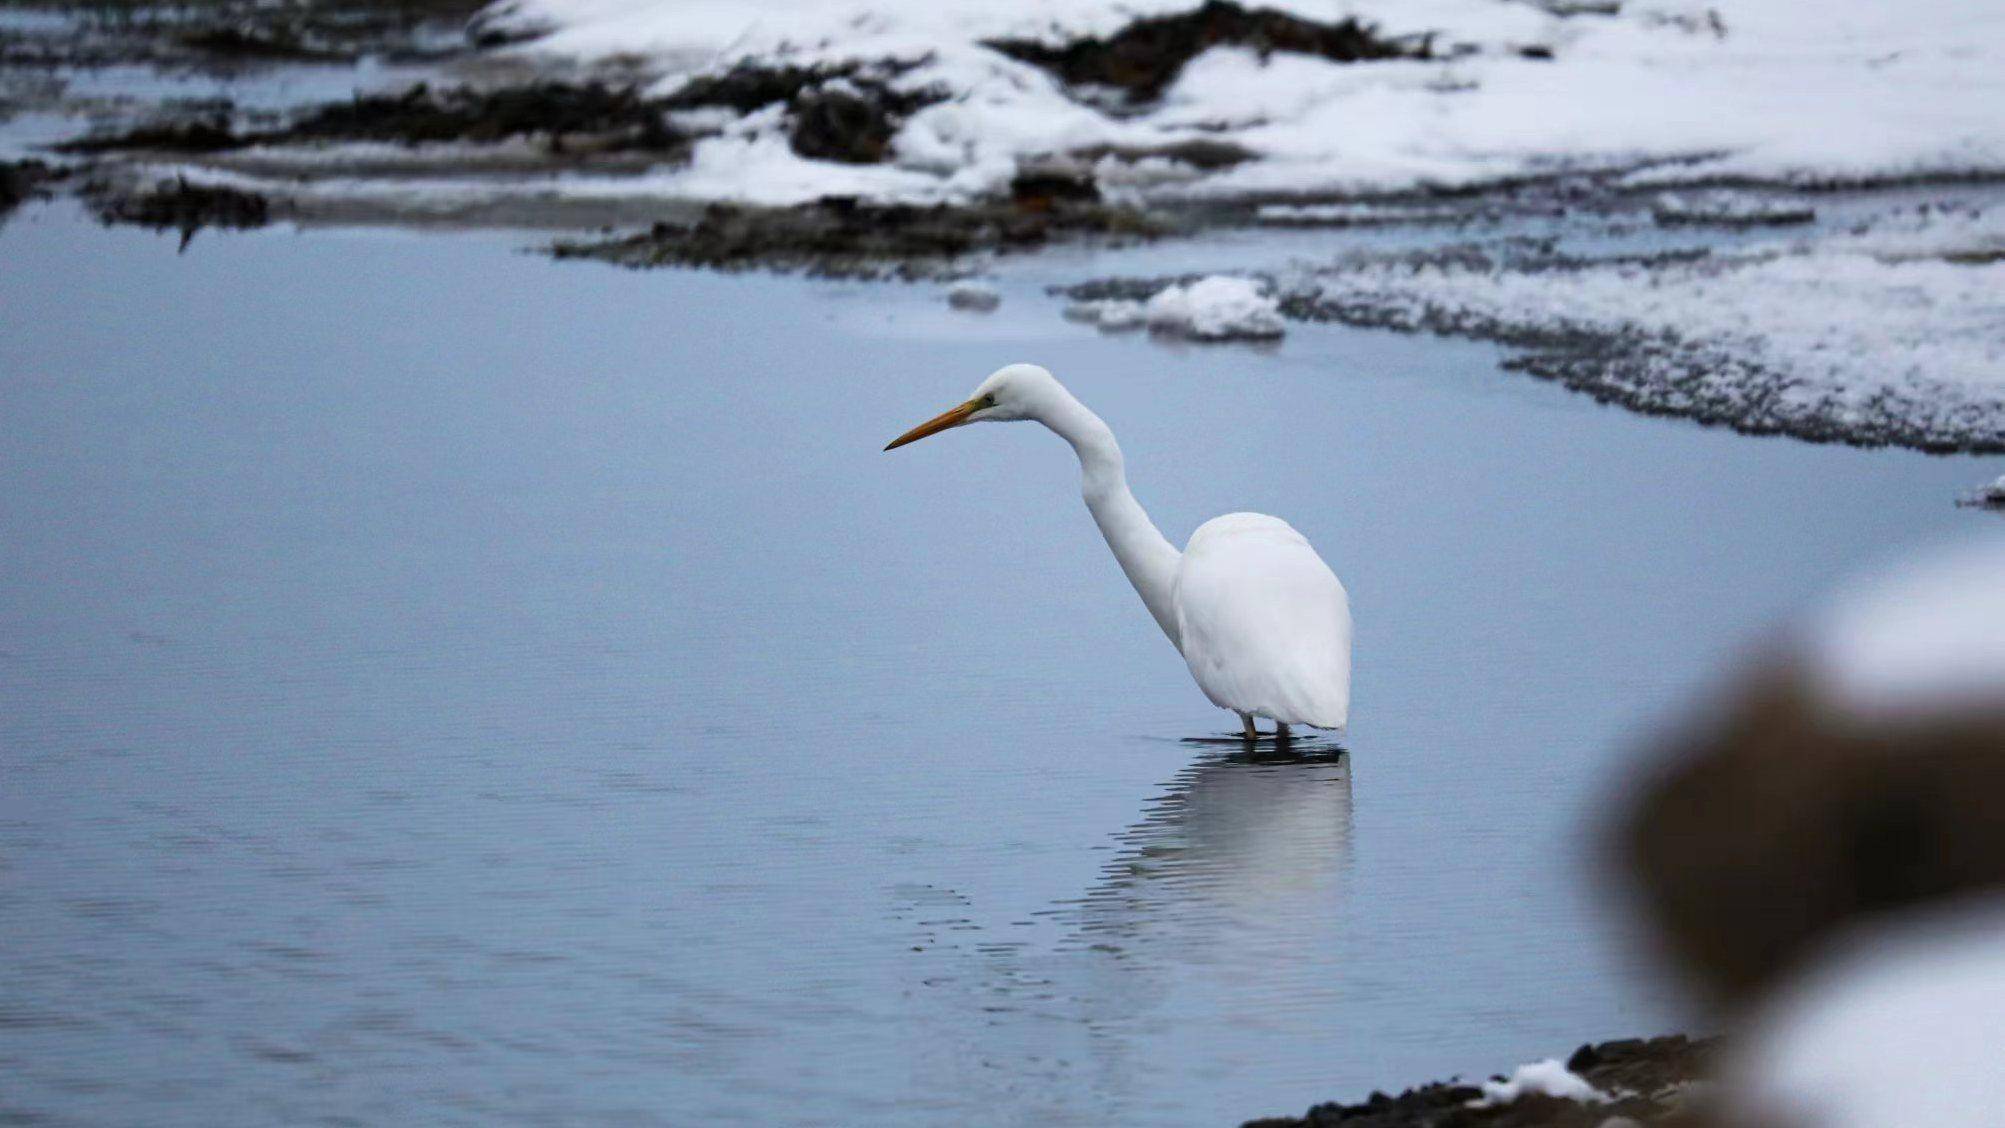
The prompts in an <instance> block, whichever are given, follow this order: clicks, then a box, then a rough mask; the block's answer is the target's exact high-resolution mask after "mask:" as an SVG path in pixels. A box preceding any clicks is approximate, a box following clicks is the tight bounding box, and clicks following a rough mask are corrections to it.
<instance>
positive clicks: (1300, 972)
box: [902, 736, 1352, 1124]
mask: <svg viewBox="0 0 2005 1128" xmlns="http://www.w3.org/2000/svg"><path fill="white" fill-rule="evenodd" d="M1185 743H1186V744H1187V745H1196V746H1198V747H1201V748H1203V749H1204V750H1203V751H1202V752H1201V753H1200V754H1199V755H1197V756H1196V758H1194V759H1193V760H1192V761H1191V762H1190V763H1188V764H1187V765H1185V766H1184V767H1183V768H1182V769H1181V770H1180V771H1178V772H1177V774H1176V775H1175V776H1174V777H1172V778H1171V779H1170V780H1168V781H1167V782H1166V783H1165V784H1164V785H1163V786H1162V789H1161V791H1160V792H1159V793H1158V794H1157V795H1156V796H1155V797H1153V798H1152V799H1150V800H1149V801H1148V802H1147V803H1146V804H1145V807H1144V813H1143V815H1142V817H1141V818H1140V819H1139V820H1137V821H1136V822H1134V823H1132V824H1130V825H1128V826H1126V827H1124V828H1122V829H1120V830H1118V831H1116V832H1114V833H1113V834H1112V835H1111V839H1112V845H1113V847H1114V853H1113V856H1112V857H1111V858H1110V859H1109V860H1108V861H1107V862H1106V863H1105V864H1104V865H1103V866H1102V867H1101V869H1100V871H1099V874H1098V876H1097V877H1096V879H1095V880H1094V881H1093V882H1092V884H1091V886H1090V887H1089V888H1088V889H1087V890H1086V891H1085V892H1084V893H1083V894H1082V895H1081V896H1080V897H1078V898H1076V899H1073V900H1069V901H1063V902H1060V903H1058V904H1055V905H1052V906H1050V907H1048V908H1047V909H1046V910H1045V911H1044V912H1043V913H1041V914H1039V916H1040V917H1041V919H1043V920H1045V921H1047V922H1049V923H1050V924H1052V925H1055V926H1056V930H1057V931H1056V936H1055V938H1051V939H1048V940H1047V941H1046V942H1043V943H1039V942H1036V941H1034V940H1032V939H1030V938H1029V937H1027V936H1023V935H1016V934H1011V933H1010V932H1008V931H1007V927H1006V926H1003V927H998V926H999V925H1002V922H1000V921H994V920H985V917H989V916H991V915H992V914H990V913H989V911H988V909H987V907H986V906H984V905H982V904H980V903H978V902H976V901H974V900H972V899H970V898H967V897H965V896H962V895H960V894H958V893H956V892H954V891H951V890H945V889H938V888H927V889H907V890H904V891H902V898H903V899H904V900H906V901H907V904H908V906H909V913H910V919H912V920H913V921H914V922H915V924H918V923H922V922H923V923H924V924H925V925H926V927H923V928H921V929H920V930H919V931H918V932H917V933H916V934H915V939H918V940H920V941H921V942H920V943H919V944H917V945H915V946H914V949H915V953H918V954H916V955H915V959H914V961H913V962H912V963H911V965H910V966H909V969H908V970H909V972H910V974H911V976H912V979H911V983H912V985H913V986H912V989H911V994H912V995H914V996H917V997H923V998H928V999H931V1000H933V1001H934V1003H935V1004H936V1006H937V1009H936V1011H935V1013H933V1014H932V1015H931V1016H930V1017H931V1018H932V1019H933V1021H929V1022H926V1023H924V1024H923V1029H924V1030H925V1035H924V1036H923V1038H921V1039H919V1041H918V1045H917V1046H916V1048H915V1061H914V1066H915V1070H916V1072H917V1074H918V1075H920V1076H922V1077H923V1078H924V1079H925V1080H926V1082H927V1087H928V1088H929V1089H933V1088H936V1087H941V1086H945V1087H947V1088H946V1090H944V1091H958V1092H986V1093H990V1096H991V1098H992V1099H994V1100H997V1101H1007V1102H1009V1103H1010V1104H1011V1106H1013V1107H1016V1108H1017V1109H1019V1110H1020V1111H1023V1112H1024V1113H1026V1115H1029V1116H1033V1117H1035V1116H1043V1117H1045V1118H1046V1119H1045V1120H1044V1121H1035V1120H1025V1121H1023V1122H1024V1123H1032V1122H1042V1123H1052V1124H1069V1123H1075V1122H1077V1123H1092V1122H1094V1120H1093V1117H1094V1116H1095V1115H1100V1114H1104V1116H1105V1117H1117V1116H1120V1117H1134V1116H1144V1115H1147V1114H1148V1112H1149V1109H1148V1108H1147V1107H1146V1102H1147V1100H1148V1099H1149V1097H1148V1094H1151V1093H1155V1092H1167V1091H1168V1090H1167V1089H1165V1088H1164V1086H1163V1084H1162V1083H1163V1081H1164V1078H1163V1076H1162V1071H1163V1070H1165V1069H1167V1068H1174V1067H1173V1066H1170V1065H1168V1064H1167V1063H1165V1062H1162V1061H1158V1060H1154V1059H1152V1058H1151V1057H1150V1056H1149V1055H1148V1054H1147V1053H1145V1052H1144V1051H1143V1050H1142V1049H1141V1048H1140V1043H1141V1040H1142V1039H1143V1038H1144V1037H1145V1036H1146V1035H1148V1034H1150V1033H1151V1032H1160V1031H1161V1030H1162V1029H1163V1028H1164V1027H1165V1025H1166V1024H1176V1023H1177V1021H1178V1019H1177V1012H1179V1011H1180V1010H1182V1009H1183V1008H1186V1007H1189V1006H1191V1005H1193V1003H1194V1002H1197V1000H1198V999H1200V998H1201V999H1202V1000H1203V1001H1202V1002H1197V1005H1198V1006H1199V1008H1200V1009H1201V1011H1202V1012H1203V1013H1204V1014H1205V1015H1206V1022H1205V1023H1203V1024H1202V1025H1203V1027H1204V1028H1205V1029H1211V1028H1214V1027H1215V1025H1216V1024H1220V1023H1222V1024H1227V1025H1257V1026H1270V1027H1275V1026H1278V1027H1289V1028H1299V1032H1300V1033H1303V1034H1307V1033H1309V1032H1312V1031H1313V1029H1314V1028H1315V1025H1316V1023H1317V1021H1318V1014H1319V1012H1320V1011H1321V1010H1322V1009H1324V1008H1326V1007H1327V1006H1329V1005H1330V1001H1331V1000H1330V997H1329V996H1330V992H1331V990H1332V989H1333V985H1335V984H1338V983H1340V982H1341V981H1340V978H1339V977H1337V976H1334V975H1332V974H1331V973H1330V961H1332V960H1340V959H1342V958H1343V953H1342V952H1341V951H1340V950H1338V948H1337V946H1334V945H1332V944H1331V943H1330V936H1331V924H1332V920H1333V919H1335V918H1336V917H1337V916H1338V915H1339V914H1342V913H1343V912H1345V905H1344V899H1345V894H1346V886H1347V884H1348V881H1347V878H1348V875H1349V872H1350V868H1351V855H1352V844H1351V837H1352V811H1351V805H1352V794H1351V768H1350V764H1349V762H1348V758H1347V756H1346V754H1345V752H1344V750H1343V749H1342V748H1341V747H1340V746H1338V745H1336V744H1335V743H1333V742H1326V741H1321V740H1302V739H1298V740H1296V741H1294V742H1293V744H1292V746H1291V747H1288V748H1285V749H1282V748H1276V747H1273V746H1268V745H1261V746H1259V749H1258V751H1256V752H1252V753H1249V752H1247V751H1245V744H1244V742H1243V741H1242V740H1241V739H1240V738H1238V737H1236V736H1235V737H1227V738H1221V739H1218V740H1210V739H1206V740H1197V741H1187V742H1185ZM1225 748H1231V749H1234V751H1230V752H1227V751H1224V750H1223V749H1225ZM1013 923H1015V922H1013ZM1045 935H1046V936H1047V937H1049V936H1050V934H1049V933H1047V934H1045ZM970 1011H974V1012H977V1013H981V1014H982V1015H983V1021H982V1022H981V1023H980V1024H978V1025H975V1026H972V1027H971V1026H970V1025H969V1024H967V1023H966V1022H965V1021H963V1020H962V1019H963V1016H965V1015H966V1014H968V1013H970ZM1192 1029H1194V1030H1195V1029H1196V1028H1195V1027H1193V1028H1192ZM998 1086H1000V1087H1001V1091H992V1090H996V1089H997V1087H998ZM1058 1093H1065V1094H1069V1095H1070V1097H1069V1100H1070V1102H1071V1103H1070V1104H1061V1103H1051V1104H1044V1103H1041V1098H1040V1094H1058ZM1096 1099H1097V1100H1098V1101H1099V1102H1100V1103H1098V1104H1096V1103H1095V1102H1096ZM1138 1100H1139V1101H1142V1102H1144V1103H1143V1104H1141V1105H1138V1104H1136V1103H1134V1102H1136V1101H1138ZM1160 1111H1161V1112H1162V1113H1163V1115H1166V1116H1167V1115H1171V1114H1172V1112H1173V1110H1171V1109H1169V1108H1168V1107H1165V1108H1164V1109H1162V1110H1160ZM1101 1122H1105V1121H1104V1119H1103V1120H1102V1121H1101Z"/></svg>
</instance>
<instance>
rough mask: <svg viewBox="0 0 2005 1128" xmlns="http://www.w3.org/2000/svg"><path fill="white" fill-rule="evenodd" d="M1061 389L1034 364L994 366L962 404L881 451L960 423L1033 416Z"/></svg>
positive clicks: (1047, 373) (1059, 394)
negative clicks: (996, 367)
mask: <svg viewBox="0 0 2005 1128" xmlns="http://www.w3.org/2000/svg"><path fill="white" fill-rule="evenodd" d="M1064 395H1065V390H1064V389H1063V388H1061V387H1059V385H1058V381H1057V380H1056V379H1054V378H1053V377H1052V375H1051V373H1049V372H1046V371H1045V370H1044V369H1042V368H1039V367H1038V366H1037V365H1035V364H1012V365H1010V366H1009V367H1007V368H998V369H996V370H995V372H994V373H992V374H991V375H990V376H989V378H988V379H986V380H983V381H982V382H981V386H979V387H977V388H976V389H975V394H974V395H972V396H969V397H968V400H967V402H966V403H962V404H958V405H956V406H954V407H950V408H948V409H947V410H946V411H943V412H941V413H940V414H938V415H936V416H934V417H933V418H931V419H928V420H926V421H925V422H924V423H921V424H919V425H918V426H917V427H914V428H912V429H911V430H910V431H907V432H905V433H904V434H902V435H900V436H898V437H897V438H895V439H893V440H891V442H890V444H889V445H887V446H886V447H885V448H884V449H885V450H896V449H897V448H899V447H902V446H904V445H905V444H906V443H913V442H918V441H919V440H920V439H923V438H925V437H926V436H927V435H932V434H937V433H939V432H941V431H944V430H947V429H948V428H949V427H959V426H960V425H961V424H963V423H1006V422H1009V421H1011V420H1015V419H1036V418H1039V417H1040V414H1041V413H1042V412H1043V411H1045V410H1046V409H1047V408H1048V407H1050V406H1051V405H1053V404H1055V403H1056V402H1058V400H1059V398H1060V397H1062V396H1064Z"/></svg>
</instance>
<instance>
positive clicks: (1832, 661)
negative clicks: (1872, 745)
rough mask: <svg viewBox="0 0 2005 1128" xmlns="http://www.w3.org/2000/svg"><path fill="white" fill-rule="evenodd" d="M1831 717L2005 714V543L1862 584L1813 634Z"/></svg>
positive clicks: (1817, 672)
mask: <svg viewBox="0 0 2005 1128" xmlns="http://www.w3.org/2000/svg"><path fill="white" fill-rule="evenodd" d="M1801 646H1802V648H1803V650H1804V651H1805V661H1806V666H1807V672H1808V675H1809V678H1810V683H1811V685H1812V686H1813V687H1814V689H1815V690H1816V692H1817V693H1818V694H1819V696H1820V697H1821V698H1822V699H1823V700H1824V701H1826V702H1827V703H1828V704H1829V705H1830V706H1831V707H1833V708H1835V709H1838V710H1840V711H1842V712H1844V713H1847V714H1849V715H1853V716H1860V717H1869V718H1883V717H1893V718H1898V717H1906V716H1915V715H1928V714H1939V713H1941V712H1944V711H1954V710H1960V709H1966V708H1972V707H1998V706H2000V705H2005V533H1997V532H1990V533H1987V534H1986V535H1982V536H1977V537H1973V538H1971V539H1968V540H1963V541H1959V542H1955V543H1952V544H1950V545H1948V546H1944V547H1941V548H1938V549H1936V550H1935V551H1933V552H1931V553H1928V554H1926V555H1924V556H1921V557H1919V558H1917V559H1914V560H1911V561H1909V562H1907V563H1905V564H1903V565H1901V566H1899V567H1896V568H1893V569H1891V570H1889V571H1886V572H1884V573H1882V574H1880V575H1876V576H1871V577H1868V578H1865V579H1862V580H1860V581H1857V582H1855V583H1853V584H1852V585H1851V586H1850V587H1848V588H1846V589H1844V590H1842V591H1840V592H1839V593H1838V595H1837V596H1836V597H1835V598H1834V599H1832V600H1831V601H1830V603H1829V605H1828V606H1827V607H1826V608H1825V610H1824V611H1823V613H1822V614H1821V615H1819V616H1817V617H1816V618H1815V619H1814V620H1813V621H1811V622H1810V623H1809V624H1808V626H1807V629H1806V630H1805V631H1804V637H1803V639H1802V642H1801Z"/></svg>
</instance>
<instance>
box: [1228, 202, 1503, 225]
mask: <svg viewBox="0 0 2005 1128" xmlns="http://www.w3.org/2000/svg"><path fill="white" fill-rule="evenodd" d="M1465 215H1466V213H1464V212H1461V211H1458V210H1456V209H1454V208H1430V207H1415V206H1412V205H1404V204H1367V203H1352V204H1263V205H1261V206H1260V208H1259V209H1258V210H1257V211H1256V212H1255V213H1254V219H1255V220H1256V221H1258V222H1260V223H1271V224H1275V225H1277V226H1282V227H1291V226H1292V227H1375V226H1380V225H1388V226H1389V225H1392V224H1404V223H1441V222H1444V221H1448V220H1456V219H1462V218H1464V217H1465Z"/></svg>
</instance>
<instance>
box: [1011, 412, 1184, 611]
mask: <svg viewBox="0 0 2005 1128" xmlns="http://www.w3.org/2000/svg"><path fill="white" fill-rule="evenodd" d="M1039 421H1040V422H1042V423H1043V424H1044V425H1045V426H1046V427H1049V428H1051V429H1052V430H1053V431H1055V432H1056V433H1057V434H1058V436H1059V437H1060V438H1062V439H1064V440H1065V441H1066V442H1068V443H1071V444H1072V450H1073V452H1074V453H1075V454H1077V455H1078V456H1079V477H1080V490H1081V492H1082V493H1084V494H1085V495H1086V508H1087V509H1089V510H1091V511H1092V513H1093V521H1094V523H1095V524H1097V525H1099V526H1100V535H1102V536H1104V537H1106V538H1107V547H1108V548H1111V549H1113V550H1114V559H1115V560H1118V561H1120V564H1121V571H1122V572H1124V573H1126V574H1127V577H1128V582H1129V583H1131V584H1133V585H1135V590H1136V591H1137V592H1138V593H1140V594H1141V597H1142V602H1143V603H1145V604H1147V605H1148V608H1149V614H1151V615H1153V616H1155V619H1156V625H1157V626H1159V627H1161V628H1162V629H1163V633H1164V634H1166V635H1168V636H1170V642H1172V643H1174V644H1176V645H1177V646H1178V647H1179V648H1181V647H1182V645H1183V642H1182V640H1181V639H1180V638H1179V637H1178V631H1177V613H1176V606H1175V604H1174V601H1173V600H1172V599H1171V597H1170V592H1171V589H1172V587H1173V586H1174V585H1175V583H1176V575H1177V561H1178V559H1179V558H1180V557H1181V556H1182V554H1181V553H1179V552H1178V551H1177V550H1176V546H1174V545H1172V544H1171V543H1170V542H1169V541H1168V540H1167V539H1166V538H1164V536H1163V534H1162V532H1161V530H1159V529H1157V528H1156V525H1155V522H1153V521H1151V520H1149V515H1148V513H1146V512H1144V511H1143V509H1142V503H1141V502H1139V501H1136V500H1135V495H1134V494H1133V493H1131V492H1129V490H1128V471H1127V467H1126V466H1125V464H1124V463H1123V461H1122V458H1121V446H1120V444H1119V443H1116V442H1115V441H1114V432H1113V431H1112V430H1110V429H1108V427H1107V424H1106V423H1104V422H1102V421H1101V419H1100V417H1099V416H1097V415H1095V414H1093V413H1092V412H1091V411H1089V410H1087V407H1086V405H1085V404H1083V403H1080V402H1079V401H1078V400H1077V399H1074V398H1073V397H1072V395H1071V394H1070V393H1066V394H1065V396H1064V399H1063V401H1062V402H1061V403H1059V404H1058V405H1057V406H1056V407H1055V408H1053V409H1052V410H1050V411H1047V412H1044V413H1043V414H1042V417H1041V418H1040V420H1039Z"/></svg>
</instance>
